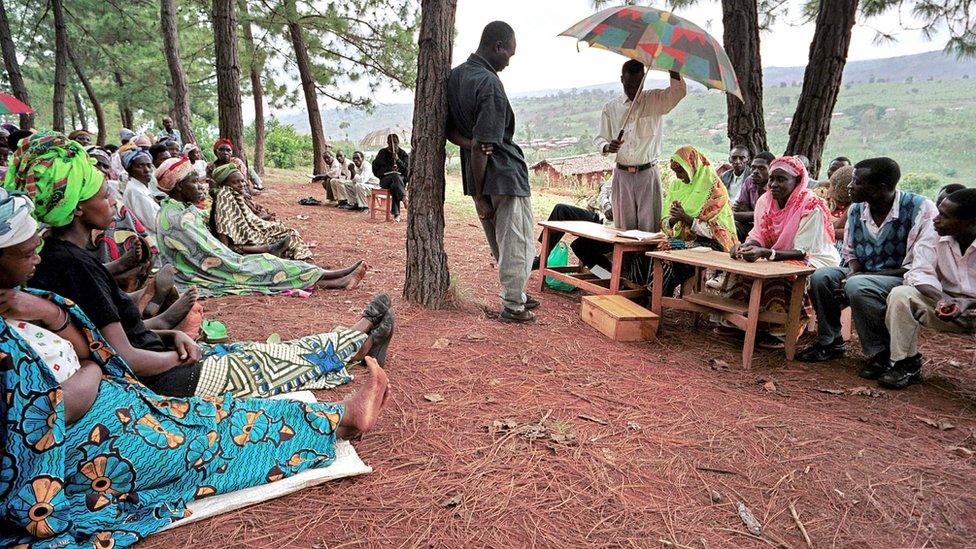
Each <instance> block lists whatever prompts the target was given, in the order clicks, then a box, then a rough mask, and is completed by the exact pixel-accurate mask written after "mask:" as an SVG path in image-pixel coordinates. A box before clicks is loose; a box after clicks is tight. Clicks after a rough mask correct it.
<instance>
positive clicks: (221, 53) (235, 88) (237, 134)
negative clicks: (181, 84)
mask: <svg viewBox="0 0 976 549" xmlns="http://www.w3.org/2000/svg"><path fill="white" fill-rule="evenodd" d="M213 28H214V50H215V52H216V54H217V55H216V56H217V117H218V124H219V127H220V136H221V137H225V138H227V139H230V140H231V142H233V143H234V149H235V150H236V151H237V155H238V156H239V157H240V158H241V160H244V161H245V162H246V161H247V158H246V153H245V151H244V118H243V115H242V114H241V67H240V64H239V61H238V57H237V15H236V13H235V9H234V0H213Z"/></svg>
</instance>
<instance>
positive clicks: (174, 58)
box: [159, 0, 197, 143]
mask: <svg viewBox="0 0 976 549" xmlns="http://www.w3.org/2000/svg"><path fill="white" fill-rule="evenodd" d="M159 22H160V27H161V29H162V31H163V51H164V52H165V54H166V63H167V64H168V65H169V77H170V87H169V97H170V100H171V101H172V103H173V111H172V116H173V123H174V124H175V125H176V127H177V128H178V129H179V130H180V134H181V135H182V136H183V141H184V142H185V143H196V141H197V136H196V135H194V133H193V123H192V122H191V120H190V88H189V86H188V85H187V83H186V73H185V72H184V71H183V62H182V61H181V60H180V35H179V32H178V30H177V25H176V0H160V2H159Z"/></svg>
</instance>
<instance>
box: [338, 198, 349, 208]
mask: <svg viewBox="0 0 976 549" xmlns="http://www.w3.org/2000/svg"><path fill="white" fill-rule="evenodd" d="M348 205H349V203H348V202H346V201H345V200H340V201H339V203H338V204H336V208H344V207H346V206H348Z"/></svg>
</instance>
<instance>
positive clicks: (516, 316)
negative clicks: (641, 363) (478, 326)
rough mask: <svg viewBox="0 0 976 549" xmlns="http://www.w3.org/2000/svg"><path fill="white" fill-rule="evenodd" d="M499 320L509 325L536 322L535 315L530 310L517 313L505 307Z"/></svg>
mask: <svg viewBox="0 0 976 549" xmlns="http://www.w3.org/2000/svg"><path fill="white" fill-rule="evenodd" d="M498 320H500V321H502V322H506V323H509V324H524V323H526V322H535V314H533V313H532V311H528V310H525V311H520V312H517V311H513V310H511V309H509V308H508V307H505V309H504V310H502V313H501V314H500V315H498Z"/></svg>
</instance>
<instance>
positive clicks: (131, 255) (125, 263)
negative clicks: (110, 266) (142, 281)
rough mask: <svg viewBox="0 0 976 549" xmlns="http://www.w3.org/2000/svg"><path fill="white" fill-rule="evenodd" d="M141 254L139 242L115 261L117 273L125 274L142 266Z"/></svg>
mask: <svg viewBox="0 0 976 549" xmlns="http://www.w3.org/2000/svg"><path fill="white" fill-rule="evenodd" d="M142 254H143V249H142V242H141V241H139V242H137V243H136V245H135V246H133V247H132V248H130V249H129V251H127V252H125V253H124V254H122V255H121V256H119V258H118V259H117V260H116V261H115V265H116V267H117V269H118V272H120V273H125V272H126V271H130V270H132V269H135V268H136V267H138V266H139V265H142Z"/></svg>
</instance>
